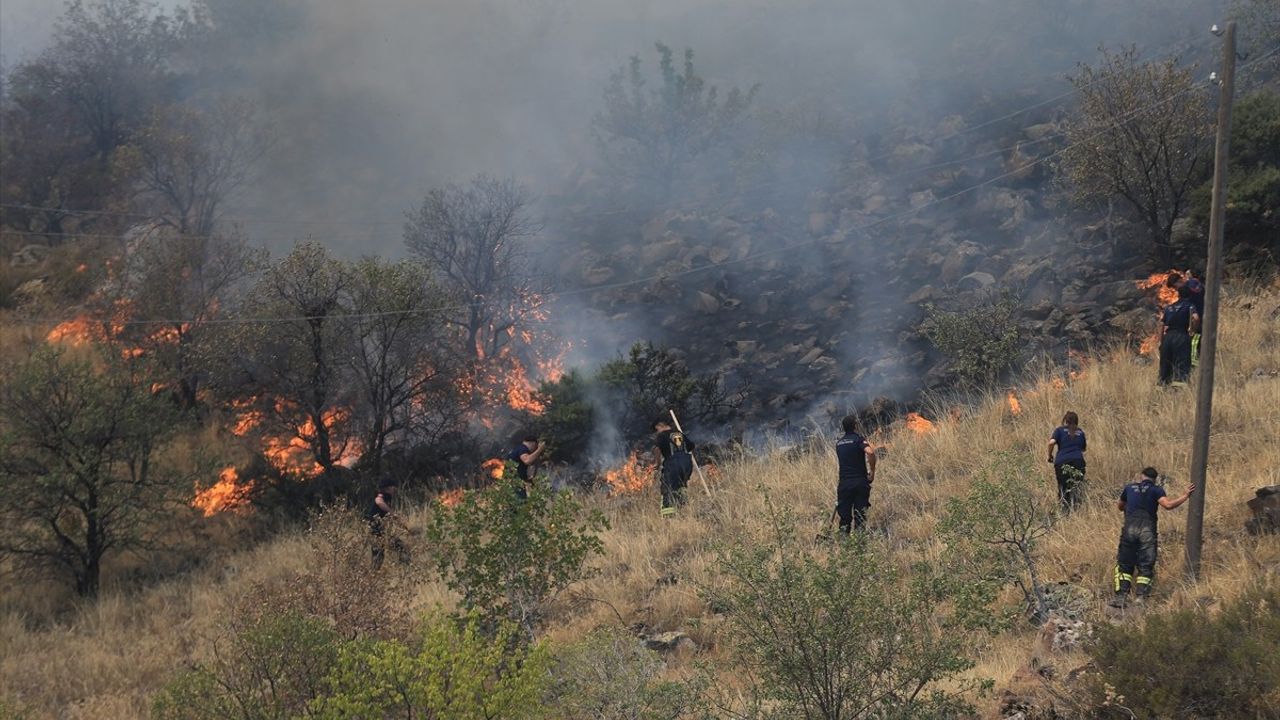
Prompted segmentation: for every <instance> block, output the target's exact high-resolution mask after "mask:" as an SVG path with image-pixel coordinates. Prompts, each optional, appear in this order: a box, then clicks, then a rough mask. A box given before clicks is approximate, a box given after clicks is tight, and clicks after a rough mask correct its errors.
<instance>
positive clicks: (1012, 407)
mask: <svg viewBox="0 0 1280 720" xmlns="http://www.w3.org/2000/svg"><path fill="white" fill-rule="evenodd" d="M1009 412H1010V413H1012V414H1014V415H1021V414H1022V403H1020V402H1018V396H1017V395H1015V394H1014V393H1013V391H1012V390H1010V391H1009Z"/></svg>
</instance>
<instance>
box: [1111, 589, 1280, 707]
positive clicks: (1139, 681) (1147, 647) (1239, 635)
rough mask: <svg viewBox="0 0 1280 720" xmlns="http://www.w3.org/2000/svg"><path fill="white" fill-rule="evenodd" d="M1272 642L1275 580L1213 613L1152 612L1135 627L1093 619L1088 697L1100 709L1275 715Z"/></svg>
mask: <svg viewBox="0 0 1280 720" xmlns="http://www.w3.org/2000/svg"><path fill="white" fill-rule="evenodd" d="M1277 647H1280V585H1278V584H1276V583H1271V584H1270V585H1267V586H1260V587H1256V588H1253V589H1251V590H1250V591H1249V592H1247V593H1245V594H1244V595H1243V596H1241V597H1240V598H1239V599H1236V600H1233V601H1231V602H1228V603H1226V604H1225V605H1224V606H1223V607H1222V609H1221V610H1220V611H1219V612H1218V613H1216V614H1211V613H1209V612H1208V611H1206V610H1205V609H1203V608H1198V607H1197V608H1192V609H1186V610H1177V611H1173V612H1169V613H1162V614H1161V613H1152V614H1150V615H1148V616H1147V619H1146V623H1145V624H1144V625H1143V626H1142V627H1141V628H1137V627H1134V625H1133V624H1130V623H1125V624H1121V625H1116V626H1110V625H1106V626H1101V627H1099V628H1098V633H1097V637H1096V640H1095V642H1094V643H1093V644H1092V645H1091V647H1090V648H1089V653H1090V655H1092V656H1093V661H1094V663H1095V664H1096V666H1097V669H1098V676H1097V677H1096V678H1095V687H1094V688H1093V689H1094V692H1095V695H1096V697H1097V698H1098V699H1097V702H1096V704H1097V705H1099V706H1101V707H1102V712H1101V714H1102V715H1103V716H1105V717H1125V718H1129V717H1133V716H1136V717H1138V718H1169V719H1174V720H1176V719H1180V718H1187V719H1190V718H1263V717H1280V652H1277V651H1276V648H1277ZM1108 686H1110V688H1108ZM1109 689H1110V693H1108V690H1109ZM1108 694H1110V695H1111V696H1112V697H1111V702H1110V703H1109V704H1104V703H1106V700H1107V698H1108Z"/></svg>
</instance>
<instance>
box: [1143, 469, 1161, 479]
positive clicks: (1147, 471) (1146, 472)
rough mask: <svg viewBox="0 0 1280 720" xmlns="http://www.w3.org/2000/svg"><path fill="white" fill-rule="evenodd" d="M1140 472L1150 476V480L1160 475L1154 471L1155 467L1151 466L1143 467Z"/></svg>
mask: <svg viewBox="0 0 1280 720" xmlns="http://www.w3.org/2000/svg"><path fill="white" fill-rule="evenodd" d="M1142 474H1143V475H1144V476H1145V477H1149V478H1151V479H1152V480H1155V479H1156V478H1158V477H1160V473H1158V472H1156V469H1155V468H1153V467H1149V468H1143V469H1142Z"/></svg>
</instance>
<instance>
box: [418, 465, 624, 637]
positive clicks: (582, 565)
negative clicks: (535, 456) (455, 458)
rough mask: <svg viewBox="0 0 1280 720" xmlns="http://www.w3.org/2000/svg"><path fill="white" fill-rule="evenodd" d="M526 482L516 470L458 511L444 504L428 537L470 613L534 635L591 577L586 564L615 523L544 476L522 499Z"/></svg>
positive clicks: (467, 499)
mask: <svg viewBox="0 0 1280 720" xmlns="http://www.w3.org/2000/svg"><path fill="white" fill-rule="evenodd" d="M518 482H519V481H513V480H512V479H511V473H510V472H508V473H507V474H506V476H505V477H504V479H503V481H502V482H498V483H495V484H493V485H492V486H490V487H488V488H486V489H485V490H483V491H481V492H479V493H467V494H466V496H465V497H464V498H463V500H462V502H461V503H459V504H458V505H457V506H455V507H452V508H448V507H444V506H438V507H437V508H436V511H435V513H434V514H433V516H432V519H431V523H430V524H429V525H428V526H427V538H428V540H429V541H430V544H431V546H432V548H433V549H434V553H435V559H436V563H437V567H438V569H439V572H440V576H441V577H442V578H443V579H444V581H445V583H446V584H448V586H449V588H450V589H451V590H453V591H455V592H457V593H458V594H460V595H461V596H462V605H463V606H464V607H465V608H466V609H467V610H475V611H478V612H481V613H483V614H484V615H485V616H486V617H488V618H489V619H490V620H491V621H494V620H499V619H505V620H510V621H513V622H515V623H517V624H518V625H519V626H520V627H521V628H523V629H524V630H525V632H526V633H528V635H529V636H530V637H532V636H533V634H534V632H535V631H536V630H537V629H538V626H539V624H540V623H541V621H542V619H543V615H544V613H545V610H546V606H547V604H548V603H549V602H550V601H551V600H552V599H554V598H555V597H556V595H558V594H559V593H560V592H561V591H563V590H564V589H565V588H567V587H568V586H570V585H572V584H573V583H575V582H577V581H579V580H582V579H584V578H586V577H588V576H589V575H590V574H591V570H590V569H589V568H588V567H587V565H586V562H587V560H588V559H589V558H590V557H591V556H592V555H599V554H601V553H603V552H604V546H603V545H602V544H601V542H600V539H599V538H598V537H597V533H599V532H600V531H601V530H604V529H605V528H607V527H608V522H607V521H606V520H605V519H604V516H603V515H601V514H600V513H599V512H596V511H592V512H587V511H586V510H585V509H584V508H583V507H582V505H581V504H580V503H579V502H578V501H577V500H575V499H574V497H573V496H572V495H571V494H569V493H556V492H553V491H552V490H551V489H550V488H548V487H547V486H546V484H545V483H544V482H542V481H541V479H539V480H536V481H534V482H532V483H530V485H529V488H528V497H527V498H524V499H522V498H520V497H519V496H518V495H517V494H516V492H517V489H518V488H519V487H520V486H519V484H518Z"/></svg>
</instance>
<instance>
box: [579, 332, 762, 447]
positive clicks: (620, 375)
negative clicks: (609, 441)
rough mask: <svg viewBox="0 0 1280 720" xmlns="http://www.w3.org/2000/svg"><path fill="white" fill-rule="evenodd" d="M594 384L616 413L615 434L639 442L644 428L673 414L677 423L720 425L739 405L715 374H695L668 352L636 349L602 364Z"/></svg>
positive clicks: (644, 346)
mask: <svg viewBox="0 0 1280 720" xmlns="http://www.w3.org/2000/svg"><path fill="white" fill-rule="evenodd" d="M597 382H598V383H599V385H600V387H601V388H602V391H603V393H604V394H606V395H608V396H610V397H611V398H612V399H614V400H615V401H616V402H615V403H614V405H615V407H620V408H621V413H620V417H619V429H620V430H621V431H622V433H623V435H624V436H626V437H643V436H644V435H646V434H648V433H649V432H650V429H651V428H650V423H652V422H653V420H654V419H655V418H657V417H660V416H665V415H666V414H667V411H668V410H675V411H676V413H677V414H678V415H679V417H680V420H681V423H682V424H685V425H688V426H689V427H690V428H692V427H695V426H697V425H699V424H720V423H722V422H724V421H725V420H727V419H729V417H730V416H731V415H732V412H733V411H734V410H735V409H737V408H738V406H739V405H741V404H742V399H743V395H742V394H741V393H739V392H735V391H732V390H730V389H729V388H728V387H726V384H725V382H724V378H723V377H722V376H721V375H720V374H718V373H704V374H700V375H699V374H695V373H693V372H692V371H690V370H689V366H688V365H686V364H685V362H684V360H682V359H681V358H680V356H679V355H677V354H676V353H675V352H674V351H672V350H671V349H670V348H665V347H660V346H657V345H654V344H653V343H650V342H644V343H636V344H635V345H632V346H631V352H630V354H629V355H628V356H627V357H626V358H618V359H617V360H612V361H610V362H608V363H605V364H604V366H603V367H601V368H600V373H599V375H598V376H597Z"/></svg>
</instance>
